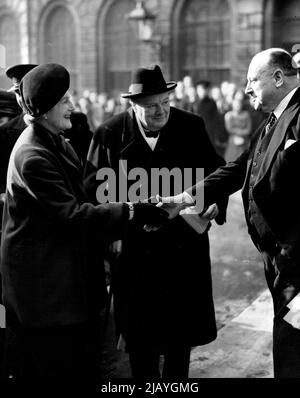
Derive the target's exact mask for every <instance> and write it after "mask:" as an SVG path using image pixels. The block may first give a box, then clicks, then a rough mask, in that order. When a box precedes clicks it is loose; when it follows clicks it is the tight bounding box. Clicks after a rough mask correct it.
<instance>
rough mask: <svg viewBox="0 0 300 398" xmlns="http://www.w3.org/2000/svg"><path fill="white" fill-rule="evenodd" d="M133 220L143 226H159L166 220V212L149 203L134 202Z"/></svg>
mask: <svg viewBox="0 0 300 398" xmlns="http://www.w3.org/2000/svg"><path fill="white" fill-rule="evenodd" d="M133 207H134V217H133V221H135V222H136V223H138V224H141V225H142V226H144V225H145V224H147V225H151V226H153V227H160V226H162V225H164V224H165V223H166V222H167V221H168V216H169V215H168V213H167V212H166V211H165V210H163V209H161V208H160V207H157V206H155V205H153V204H151V203H141V202H139V203H134V204H133Z"/></svg>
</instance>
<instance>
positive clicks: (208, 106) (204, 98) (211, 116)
mask: <svg viewBox="0 0 300 398" xmlns="http://www.w3.org/2000/svg"><path fill="white" fill-rule="evenodd" d="M196 93H197V94H196V101H195V104H194V112H195V113H196V114H197V115H200V116H201V117H202V118H203V120H204V123H205V127H206V130H207V132H208V135H209V138H210V140H211V142H212V144H213V146H214V148H215V149H216V151H217V152H218V154H219V155H221V156H223V154H224V150H225V146H226V141H227V136H226V132H225V131H224V125H223V123H222V115H221V114H220V113H219V111H218V108H217V105H216V102H215V101H214V100H213V99H212V98H211V97H210V82H209V81H207V80H201V81H198V82H197V83H196Z"/></svg>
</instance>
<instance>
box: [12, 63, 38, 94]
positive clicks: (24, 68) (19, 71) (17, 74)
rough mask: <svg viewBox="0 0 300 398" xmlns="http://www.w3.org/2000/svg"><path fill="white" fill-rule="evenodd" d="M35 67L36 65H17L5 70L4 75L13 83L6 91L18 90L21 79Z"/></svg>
mask: <svg viewBox="0 0 300 398" xmlns="http://www.w3.org/2000/svg"><path fill="white" fill-rule="evenodd" d="M36 66H37V64H17V65H12V66H9V67H8V68H6V70H5V74H6V76H7V77H8V78H9V79H11V80H12V82H13V86H12V87H11V88H10V89H8V90H7V91H15V90H16V89H18V88H19V84H20V81H21V80H22V79H23V77H24V76H25V75H26V74H27V73H28V72H29V71H31V69H33V68H35V67H36Z"/></svg>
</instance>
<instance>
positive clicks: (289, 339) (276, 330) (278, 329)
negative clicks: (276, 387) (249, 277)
mask: <svg viewBox="0 0 300 398" xmlns="http://www.w3.org/2000/svg"><path fill="white" fill-rule="evenodd" d="M262 255H263V259H264V265H265V275H266V280H267V284H268V287H269V289H270V292H271V294H272V298H273V305H274V324H273V360H274V377H275V378H300V330H299V329H296V328H294V327H293V326H291V325H290V324H289V323H288V322H286V321H285V320H284V319H283V317H284V316H285V315H286V314H287V313H288V311H289V309H288V308H287V306H286V305H287V304H288V303H289V302H290V301H291V300H292V299H293V297H294V296H295V295H296V294H297V292H298V291H297V290H296V289H295V287H294V286H293V285H291V284H287V283H286V284H282V287H281V288H280V289H274V280H275V278H276V277H277V275H278V271H277V270H276V269H275V267H274V264H273V262H274V256H272V255H270V254H268V253H262Z"/></svg>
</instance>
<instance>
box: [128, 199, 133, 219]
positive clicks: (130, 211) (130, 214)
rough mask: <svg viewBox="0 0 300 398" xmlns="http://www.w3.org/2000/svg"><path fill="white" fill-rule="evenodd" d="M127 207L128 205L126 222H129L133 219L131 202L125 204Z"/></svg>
mask: <svg viewBox="0 0 300 398" xmlns="http://www.w3.org/2000/svg"><path fill="white" fill-rule="evenodd" d="M127 205H128V209H129V217H128V220H129V221H130V220H132V219H133V217H134V206H133V203H131V202H127Z"/></svg>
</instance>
